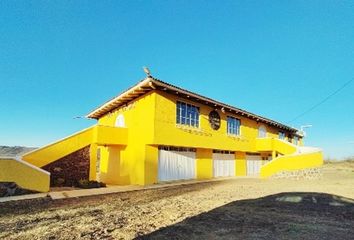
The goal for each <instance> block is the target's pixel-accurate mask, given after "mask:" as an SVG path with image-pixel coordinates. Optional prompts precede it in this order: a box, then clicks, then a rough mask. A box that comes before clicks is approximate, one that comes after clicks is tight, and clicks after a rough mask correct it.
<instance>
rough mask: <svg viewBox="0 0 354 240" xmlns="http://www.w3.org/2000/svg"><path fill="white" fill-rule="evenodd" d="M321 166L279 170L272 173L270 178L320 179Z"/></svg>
mask: <svg viewBox="0 0 354 240" xmlns="http://www.w3.org/2000/svg"><path fill="white" fill-rule="evenodd" d="M322 175H323V174H322V170H321V168H307V169H301V170H295V171H280V172H278V173H276V174H274V175H273V176H272V177H271V178H276V179H293V180H302V179H310V180H311V179H320V178H322Z"/></svg>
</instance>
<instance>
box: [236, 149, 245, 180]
mask: <svg viewBox="0 0 354 240" xmlns="http://www.w3.org/2000/svg"><path fill="white" fill-rule="evenodd" d="M235 159H236V160H235V161H236V164H235V167H236V176H238V177H243V176H246V175H247V165H246V164H247V163H246V153H245V152H235Z"/></svg>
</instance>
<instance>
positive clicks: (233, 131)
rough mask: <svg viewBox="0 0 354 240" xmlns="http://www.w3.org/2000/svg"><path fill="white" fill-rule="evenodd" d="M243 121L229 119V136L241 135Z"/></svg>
mask: <svg viewBox="0 0 354 240" xmlns="http://www.w3.org/2000/svg"><path fill="white" fill-rule="evenodd" d="M240 127H241V120H240V119H238V118H234V117H227V134H230V135H237V136H239V135H240V133H241V132H240Z"/></svg>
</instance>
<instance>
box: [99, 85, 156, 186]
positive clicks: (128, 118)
mask: <svg viewBox="0 0 354 240" xmlns="http://www.w3.org/2000/svg"><path fill="white" fill-rule="evenodd" d="M155 99H156V94H155V92H153V91H152V92H150V93H149V94H147V95H144V96H143V97H140V98H138V99H136V100H134V101H132V102H131V103H129V104H127V105H126V106H124V107H121V108H119V109H116V110H115V111H113V112H111V113H109V114H106V115H105V116H104V117H102V118H101V119H99V121H98V124H99V125H105V126H115V122H116V119H117V116H118V115H120V114H121V115H122V116H123V117H124V122H125V127H127V128H128V129H129V136H128V143H127V146H126V147H124V148H122V147H120V146H100V147H99V149H100V152H101V158H100V171H101V173H100V175H101V176H100V177H101V178H102V181H104V182H106V183H108V184H120V185H127V184H139V185H144V184H146V183H147V182H151V181H152V180H151V176H147V175H146V174H145V173H146V171H147V169H151V168H152V166H154V163H151V162H147V165H146V161H147V160H148V158H147V156H149V155H151V149H148V148H147V147H146V145H147V144H149V143H152V142H153V137H154V126H155V121H154V120H155ZM156 151H157V150H156ZM156 151H155V152H156ZM152 155H154V154H152ZM150 161H152V160H150ZM156 161H157V160H156Z"/></svg>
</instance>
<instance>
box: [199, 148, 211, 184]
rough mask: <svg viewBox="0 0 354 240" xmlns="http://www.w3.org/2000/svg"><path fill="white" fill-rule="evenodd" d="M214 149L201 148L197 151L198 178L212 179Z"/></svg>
mask: <svg viewBox="0 0 354 240" xmlns="http://www.w3.org/2000/svg"><path fill="white" fill-rule="evenodd" d="M212 158H213V150H212V149H203V148H199V149H197V152H196V165H197V166H196V170H197V179H210V178H212V177H213V160H212Z"/></svg>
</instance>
